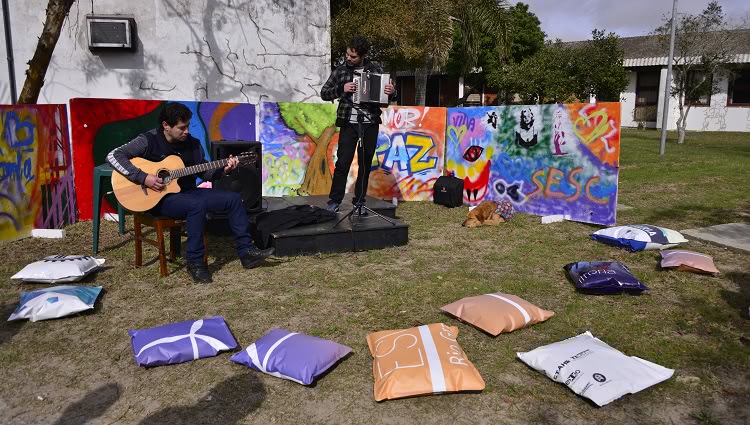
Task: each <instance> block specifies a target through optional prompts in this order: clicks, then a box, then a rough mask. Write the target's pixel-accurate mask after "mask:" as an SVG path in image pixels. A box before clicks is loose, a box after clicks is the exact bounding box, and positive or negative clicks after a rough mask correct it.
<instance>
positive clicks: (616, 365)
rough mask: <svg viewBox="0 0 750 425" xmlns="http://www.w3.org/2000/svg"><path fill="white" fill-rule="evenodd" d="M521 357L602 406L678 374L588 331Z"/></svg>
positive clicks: (556, 380) (519, 354)
mask: <svg viewBox="0 0 750 425" xmlns="http://www.w3.org/2000/svg"><path fill="white" fill-rule="evenodd" d="M517 356H518V358H519V359H521V361H523V362H524V363H526V364H527V365H529V366H530V367H532V368H534V369H536V370H538V371H539V372H542V373H544V374H545V375H547V377H548V378H550V379H552V380H553V381H555V382H559V383H561V384H564V385H567V386H568V388H570V389H571V390H573V392H574V393H576V394H578V395H580V396H583V397H586V398H588V399H591V401H593V402H594V403H596V405H597V406H600V407H601V406H604V405H606V404H608V403H611V402H612V401H614V400H617V399H618V398H620V397H622V396H624V395H625V394H635V393H637V392H638V391H641V390H644V389H646V388H648V387H650V386H652V385H656V384H658V383H659V382H662V381H666V380H667V379H669V378H671V377H672V375H673V374H674V370H672V369H667V368H665V367H663V366H660V365H658V364H656V363H651V362H650V361H648V360H643V359H641V358H638V357H635V356H626V355H625V354H623V353H621V352H620V351H617V350H615V349H614V348H612V347H610V346H609V345H607V344H606V343H604V342H603V341H601V340H600V339H598V338H595V337H594V336H593V335H592V334H591V332H588V331H587V332H585V333H582V334H581V335H578V336H575V337H572V338H568V339H566V340H564V341H560V342H556V343H554V344H550V345H545V346H542V347H539V348H536V349H534V350H531V351H529V352H527V353H517Z"/></svg>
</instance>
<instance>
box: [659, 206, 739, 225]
mask: <svg viewBox="0 0 750 425" xmlns="http://www.w3.org/2000/svg"><path fill="white" fill-rule="evenodd" d="M741 210H742V208H712V207H704V206H700V205H689V204H687V205H686V204H683V205H679V206H676V207H674V208H668V209H657V210H654V211H653V214H651V215H650V216H648V217H647V218H646V219H645V220H644V222H645V223H659V222H661V221H663V220H671V221H679V222H683V223H686V224H685V225H684V226H687V227H684V228H686V229H687V228H691V227H707V226H715V225H717V224H726V223H742V222H747V218H746V217H744V216H743V215H741V214H740V211H741ZM675 230H680V229H675Z"/></svg>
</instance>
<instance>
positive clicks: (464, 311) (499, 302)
mask: <svg viewBox="0 0 750 425" xmlns="http://www.w3.org/2000/svg"><path fill="white" fill-rule="evenodd" d="M440 309H441V310H443V311H445V312H446V313H449V314H451V315H453V316H454V317H456V318H457V319H459V320H461V321H464V322H466V323H469V324H471V325H473V326H476V327H477V328H479V329H481V330H483V331H485V332H487V333H489V334H490V335H494V336H497V335H499V334H501V333H503V332H513V331H515V330H516V329H521V328H524V327H526V326H531V325H534V324H536V323H539V322H543V321H545V320H547V319H549V318H550V317H552V316H553V315H554V314H555V312H553V311H547V310H542V309H541V308H539V307H537V306H535V305H534V304H531V303H530V302H528V301H526V300H524V299H522V298H519V297H517V296H515V295H509V294H504V293H502V292H495V293H494V294H484V295H479V296H476V297H466V298H462V299H460V300H458V301H456V302H453V303H450V304H448V305H445V306H443V307H441V308H440Z"/></svg>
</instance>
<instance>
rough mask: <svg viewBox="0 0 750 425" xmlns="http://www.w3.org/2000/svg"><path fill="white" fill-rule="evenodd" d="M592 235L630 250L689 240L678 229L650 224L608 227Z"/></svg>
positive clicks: (667, 245)
mask: <svg viewBox="0 0 750 425" xmlns="http://www.w3.org/2000/svg"><path fill="white" fill-rule="evenodd" d="M591 237H592V238H593V239H594V240H596V241H599V242H603V243H606V244H608V245H613V246H616V247H618V248H625V249H628V250H630V251H643V250H644V249H666V248H671V247H673V246H676V245H677V244H680V243H684V242H687V241H688V240H687V239H685V237H684V236H682V234H681V233H680V232H678V231H675V230H671V229H666V228H664V227H656V226H650V225H648V224H631V225H628V226H616V227H608V228H606V229H601V230H598V231H596V232H594V233H593V234H592V235H591Z"/></svg>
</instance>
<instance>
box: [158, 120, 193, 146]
mask: <svg viewBox="0 0 750 425" xmlns="http://www.w3.org/2000/svg"><path fill="white" fill-rule="evenodd" d="M161 125H162V127H163V128H164V137H165V138H166V139H167V142H169V143H177V142H184V141H185V140H186V139H187V137H188V133H189V132H188V127H190V121H188V122H185V121H178V122H177V124H175V125H174V126H171V125H169V124H168V123H167V122H166V121H162V123H161Z"/></svg>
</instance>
